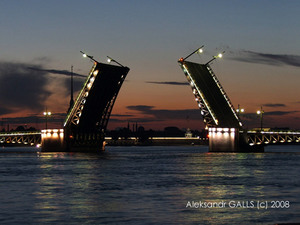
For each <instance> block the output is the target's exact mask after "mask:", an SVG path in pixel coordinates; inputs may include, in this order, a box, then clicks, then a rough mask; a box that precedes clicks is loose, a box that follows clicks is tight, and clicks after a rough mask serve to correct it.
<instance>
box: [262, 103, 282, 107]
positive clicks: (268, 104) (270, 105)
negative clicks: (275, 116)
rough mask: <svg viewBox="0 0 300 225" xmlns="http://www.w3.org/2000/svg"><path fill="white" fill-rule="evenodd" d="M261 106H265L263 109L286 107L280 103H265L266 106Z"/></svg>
mask: <svg viewBox="0 0 300 225" xmlns="http://www.w3.org/2000/svg"><path fill="white" fill-rule="evenodd" d="M263 106H265V107H286V105H285V104H281V103H277V104H273V103H267V104H264V105H263Z"/></svg>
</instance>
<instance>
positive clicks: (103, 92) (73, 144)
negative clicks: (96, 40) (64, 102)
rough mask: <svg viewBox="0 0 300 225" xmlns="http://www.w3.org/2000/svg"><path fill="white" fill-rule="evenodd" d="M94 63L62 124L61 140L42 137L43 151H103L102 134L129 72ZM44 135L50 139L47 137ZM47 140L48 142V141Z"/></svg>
mask: <svg viewBox="0 0 300 225" xmlns="http://www.w3.org/2000/svg"><path fill="white" fill-rule="evenodd" d="M85 56H87V57H89V58H91V59H92V60H93V61H94V65H93V67H92V69H91V71H90V73H89V76H88V77H87V79H86V81H85V83H84V85H83V87H82V89H81V91H80V93H79V95H78V96H77V99H76V100H75V102H74V104H73V107H72V108H71V109H70V110H69V112H68V115H67V117H66V119H65V122H64V128H63V136H62V135H61V133H60V135H56V137H57V138H56V139H55V138H54V137H53V136H51V134H52V133H53V132H52V133H51V131H50V132H47V131H45V133H44V137H43V134H42V151H82V152H87V151H93V152H94V151H99V150H104V145H105V139H104V138H105V131H106V127H107V124H108V120H109V117H110V114H111V111H112V109H113V106H114V103H115V101H116V98H117V95H118V93H119V90H120V88H121V86H122V84H123V82H124V80H125V78H126V76H127V74H128V72H129V68H128V67H125V66H123V65H121V64H119V63H117V62H116V61H114V62H116V63H117V64H118V65H111V64H104V63H100V62H97V61H96V60H94V59H93V57H91V56H88V55H85ZM47 133H48V134H49V135H47ZM47 137H48V138H47Z"/></svg>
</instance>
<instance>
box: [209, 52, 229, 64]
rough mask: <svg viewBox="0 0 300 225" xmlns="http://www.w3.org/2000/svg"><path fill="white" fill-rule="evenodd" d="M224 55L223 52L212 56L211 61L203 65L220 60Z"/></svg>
mask: <svg viewBox="0 0 300 225" xmlns="http://www.w3.org/2000/svg"><path fill="white" fill-rule="evenodd" d="M224 53H225V51H223V52H222V53H219V54H218V55H215V56H213V58H212V59H211V60H209V61H208V62H207V63H206V64H205V65H208V64H209V63H211V62H212V61H214V60H215V59H217V58H222V57H223V54H224Z"/></svg>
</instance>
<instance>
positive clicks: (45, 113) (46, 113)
mask: <svg viewBox="0 0 300 225" xmlns="http://www.w3.org/2000/svg"><path fill="white" fill-rule="evenodd" d="M43 114H44V116H45V119H46V130H47V128H48V117H49V116H51V112H49V111H47V109H46V111H45V112H44V113H43Z"/></svg>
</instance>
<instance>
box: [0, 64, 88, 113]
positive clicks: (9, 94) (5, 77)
mask: <svg viewBox="0 0 300 225" xmlns="http://www.w3.org/2000/svg"><path fill="white" fill-rule="evenodd" d="M39 62H41V63H47V62H48V59H47V58H41V60H39ZM44 67H45V65H44V64H39V65H38V64H32V63H19V62H0V115H5V114H9V113H17V112H20V111H26V110H27V111H41V110H43V109H44V108H45V104H46V102H47V99H48V100H50V99H51V98H56V99H58V100H60V99H61V101H64V98H66V97H67V96H69V94H70V78H69V77H70V76H71V72H70V71H66V70H56V69H45V68H44ZM50 74H52V75H51V76H49V75H50ZM73 75H74V81H73V86H74V92H76V91H78V90H80V89H81V87H82V85H83V81H84V79H82V78H86V77H87V76H85V75H82V74H78V73H73Z"/></svg>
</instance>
